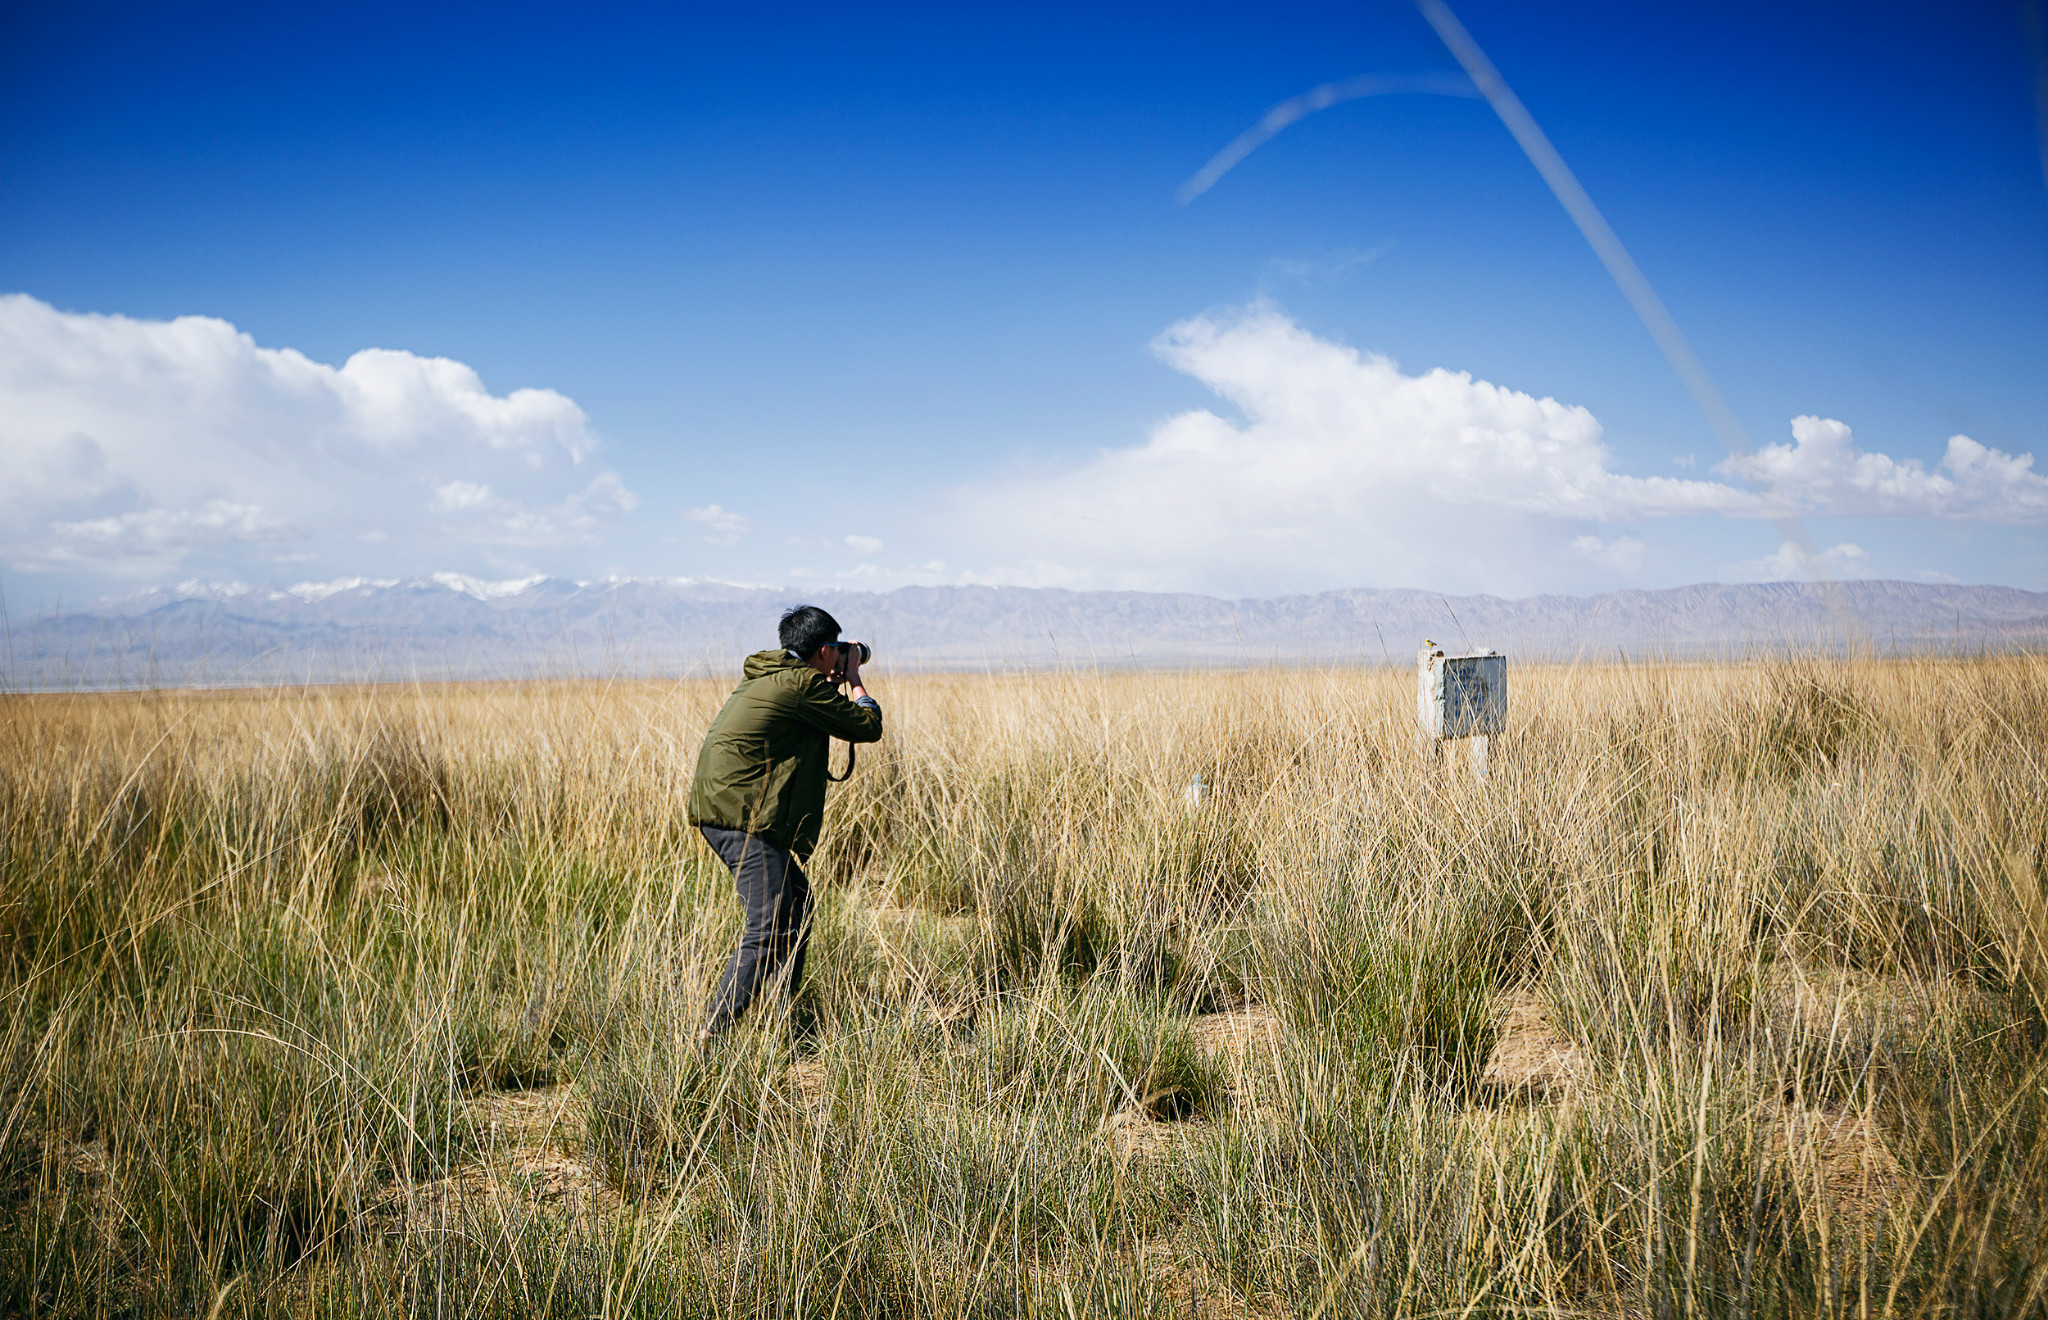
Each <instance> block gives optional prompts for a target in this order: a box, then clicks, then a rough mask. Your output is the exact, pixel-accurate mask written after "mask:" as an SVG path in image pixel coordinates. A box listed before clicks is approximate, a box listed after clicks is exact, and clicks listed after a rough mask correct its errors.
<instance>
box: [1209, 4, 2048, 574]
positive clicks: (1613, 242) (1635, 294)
mask: <svg viewBox="0 0 2048 1320" xmlns="http://www.w3.org/2000/svg"><path fill="white" fill-rule="evenodd" d="M1416 5H1417V7H1418V8H1420V9H1421V11H1422V16H1423V17H1424V18H1425V19H1427V20H1428V21H1429V25H1430V26H1431V27H1433V28H1435V29H1436V33H1437V35H1438V36H1439V37H1441V38H1442V39H1443V43H1444V45H1445V46H1446V47H1448V48H1449V49H1450V52H1451V54H1452V55H1453V56H1454V57H1456V59H1457V61H1458V63H1459V64H1460V65H1462V66H1463V67H1464V70H1465V76H1463V77H1460V76H1458V75H1457V74H1441V73H1375V74H1363V75H1361V76H1359V77H1356V78H1347V79H1345V80H1344V81H1342V82H1333V83H1324V84H1323V85H1322V86H1320V87H1317V88H1314V89H1312V90H1310V91H1308V92H1304V93H1303V94H1302V95H1300V96H1297V97H1293V98H1292V99H1290V100H1286V101H1282V102H1281V103H1280V104H1278V105H1276V106H1274V107H1273V108H1272V109H1271V110H1268V111H1267V112H1266V113H1265V115H1264V116H1263V117H1262V118H1261V119H1260V120H1259V122H1258V123H1256V124H1254V125H1253V126H1252V127H1250V128H1248V129H1246V130H1245V131H1244V132H1243V133H1240V134H1239V135H1238V136H1237V138H1236V140H1234V141H1233V142H1231V144H1230V145H1229V146H1227V147H1225V148H1223V150H1221V151H1219V152H1217V153H1216V155H1215V156H1214V157H1212V158H1211V159H1210V161H1209V163H1208V164H1206V165H1204V166H1203V167H1202V168H1201V169H1200V170H1198V171H1196V172H1195V174H1194V176H1193V177H1191V178H1190V179H1189V180H1188V181H1187V182H1186V183H1184V184H1182V185H1181V186H1180V190H1179V191H1178V192H1177V193H1176V194H1175V198H1176V200H1177V201H1179V203H1180V204H1181V205H1182V206H1185V205H1187V204H1188V203H1189V202H1191V201H1193V200H1194V199H1195V198H1197V197H1200V196H1201V195H1202V194H1203V193H1205V192H1207V191H1208V190H1209V189H1210V188H1211V187H1213V186H1214V185H1215V183H1216V181H1217V180H1218V179H1221V178H1222V177H1223V176H1224V175H1225V174H1227V173H1228V172H1229V171H1230V169H1231V167H1233V166H1234V165H1236V164H1237V163H1238V162H1239V161H1241V160H1243V159H1244V158H1245V157H1246V156H1249V155H1250V154H1251V153H1252V152H1254V151H1256V150H1257V149H1258V148H1259V147H1261V146H1263V145H1264V144H1265V143H1266V142H1268V141H1270V140H1271V139H1272V138H1273V136H1274V135H1275V134H1276V133H1278V132H1280V130H1281V129H1283V128H1286V127H1287V126H1288V125H1289V124H1292V123H1294V122H1295V121H1296V120H1298V119H1301V118H1302V117H1304V116H1306V115H1311V114H1314V113H1315V112H1316V111H1318V110H1322V109H1326V108H1328V107H1330V106H1333V105H1335V104H1337V103H1338V102H1340V101H1350V100H1355V99H1357V98H1358V97H1361V96H1385V95H1389V94H1393V93H1399V92H1420V93H1425V94H1433V95H1437V96H1465V97H1478V98H1483V99H1484V100H1485V101H1486V102H1487V104H1489V105H1491V106H1492V107H1493V110H1494V113H1495V114H1497V115H1499V116H1500V120H1501V122H1502V123H1503V124H1505V125H1506V126H1507V130H1508V132H1509V133H1511V134H1513V135H1514V139H1515V141H1516V142H1517V143H1518V144H1520V146H1521V148H1522V151H1523V153H1524V154H1525V155H1527V156H1528V158H1529V163H1530V164H1532V165H1534V166H1535V167H1536V171H1537V173H1539V174H1541V175H1542V176H1543V181H1544V182H1545V183H1547V184H1549V185H1550V191H1551V193H1552V194H1553V195H1554V196H1556V198H1557V200H1558V203H1559V204H1560V205H1562V206H1563V207H1564V209H1565V212H1566V214H1568V215H1570V216H1571V218H1572V222H1573V223H1574V224H1576V225H1577V226H1578V227H1579V232H1580V233H1581V234H1583V235H1584V236H1585V239H1586V242H1587V243H1588V244H1589V245H1590V246H1591V247H1592V249H1593V252H1594V255H1596V256H1598V257H1599V258H1600V263H1601V264H1602V265H1603V266H1605V267H1606V268H1607V273H1608V274H1609V275H1610V276H1612V277H1613V279H1614V282H1615V284H1616V285H1617V286H1619V287H1620V289H1621V292H1622V296H1623V297H1625V298H1627V299H1628V301H1629V305H1630V306H1631V307H1633V308H1634V309H1635V313H1636V316H1637V317H1638V318H1639V319H1640V320H1641V321H1642V323H1643V328H1644V329H1646V330H1648V331H1649V332H1650V337H1651V338H1652V339H1654V340H1656V342H1657V347H1658V348H1659V349H1660V350H1661V351H1662V352H1663V354H1664V359H1665V361H1667V362H1669V363H1670V364H1671V369H1672V370H1673V371H1674V372H1676V373H1677V374H1678V378H1679V380H1681V381H1682V382H1684V384H1685V387H1686V389H1687V391H1688V392H1689V393H1691V395H1692V397H1693V401H1694V402H1695V403H1696V404H1698V405H1699V409H1700V411H1701V413H1703V414H1705V416H1706V419H1707V424H1708V425H1709V426H1711V427H1712V428H1713V430H1714V434H1715V435H1716V436H1718V437H1719V438H1720V441H1721V444H1722V445H1723V446H1724V447H1725V448H1726V449H1727V450H1728V453H1729V454H1730V455H1731V456H1732V457H1735V458H1738V459H1740V458H1747V457H1749V456H1750V455H1751V454H1753V453H1754V452H1755V446H1754V445H1752V444H1751V443H1750V439H1749V433H1748V432H1747V431H1746V430H1744V429H1743V426H1742V422H1741V420H1740V419H1739V418H1737V417H1736V416H1735V410H1734V409H1732V408H1730V407H1729V406H1728V401H1727V400H1726V399H1725V398H1723V397H1722V395H1721V390H1720V388H1719V387H1718V386H1717V385H1715V384H1714V378H1713V377H1712V376H1711V375H1709V374H1708V373H1707V368H1706V364H1705V363H1703V362H1701V361H1700V358H1699V355H1698V354H1697V353H1695V352H1693V349H1692V345H1691V344H1690V343H1689V342H1688V341H1687V340H1686V337H1685V335H1684V333H1683V332H1681V331H1680V330H1679V328H1678V322H1676V321H1675V320H1673V319H1672V317H1671V313H1670V312H1669V311H1668V310H1666V308H1665V306H1664V301H1663V299H1661V298H1659V297H1658V296H1657V292H1656V290H1655V289H1652V288H1651V287H1650V281H1649V280H1648V279H1647V278H1646V277H1645V276H1644V275H1643V272H1642V269H1641V268H1640V267H1639V266H1637V265H1636V263H1635V259H1634V258H1633V257H1631V256H1629V254H1628V249H1627V248H1625V247H1623V246H1622V243H1621V239H1620V238H1619V237H1617V236H1616V234H1615V232H1614V230H1613V228H1612V227H1611V226H1609V225H1608V223H1607V220H1606V218H1605V217H1604V216H1602V215H1601V214H1600V208H1599V207H1597V206H1595V205H1594V204H1593V199H1592V197H1590V196H1589V195H1588V194H1587V192H1586V190H1585V188H1584V187H1583V186H1581V185H1580V183H1579V180H1578V178H1577V176H1575V175H1574V174H1573V173H1572V172H1571V168H1570V167H1569V166H1567V165H1566V164H1565V163H1564V157H1562V156H1560V155H1558V153H1557V148H1556V147H1554V146H1552V145H1551V144H1550V139H1549V138H1548V137H1546V136H1545V135H1544V132H1543V130H1542V129H1541V128H1540V127H1538V126H1537V124H1536V119H1535V116H1533V115H1531V114H1530V113H1529V111H1528V108H1527V107H1526V106H1524V105H1523V104H1522V102H1521V98H1519V97H1517V96H1516V95H1515V94H1514V92H1513V90H1511V89H1510V88H1509V87H1508V84H1507V80H1506V79H1505V78H1502V77H1501V75H1500V70H1498V69H1496V68H1495V67H1494V66H1493V61H1492V60H1489V59H1488V58H1487V57H1486V52H1485V51H1483V50H1481V49H1480V48H1479V43H1478V42H1476V41H1474V40H1473V39H1472V34H1471V33H1469V32H1467V31H1466V30H1465V25H1464V24H1462V23H1460V22H1459V21H1458V17H1457V15H1455V14H1453V13H1452V12H1451V9H1450V6H1449V5H1448V4H1446V3H1445V2H1444V0H1416ZM2039 7H2040V0H2021V10H2022V15H2023V18H2024V19H2025V20H2027V21H2028V22H2029V24H2030V26H2029V32H2030V34H2032V35H2035V36H2036V37H2037V42H2038V34H2039V32H2040V16H2039ZM2038 50H2039V46H2038V44H2037V52H2038ZM2040 68H2041V71H2042V72H2041V77H2040V80H2039V83H2038V85H2037V89H2036V90H2037V93H2038V96H2039V98H2040V113H2041V131H2042V168H2043V172H2044V178H2048V56H2043V57H2042V63H2041V65H2040ZM1740 475H1742V477H1743V479H1744V480H1746V481H1748V482H1749V483H1750V484H1751V485H1753V486H1759V487H1761V491H1760V493H1761V494H1762V495H1763V497H1764V500H1765V508H1766V509H1767V510H1771V509H1776V510H1777V511H1778V512H1775V513H1767V514H1766V516H1767V517H1768V518H1769V520H1770V521H1771V522H1772V523H1773V524H1774V525H1775V526H1776V527H1777V529H1778V531H1779V533H1780V534H1781V535H1782V536H1783V537H1784V538H1785V539H1786V540H1787V541H1789V542H1791V543H1792V545H1793V546H1795V547H1796V548H1797V549H1798V550H1799V552H1800V554H1801V557H1802V558H1803V560H1804V562H1805V565H1806V568H1807V570H1808V572H1809V573H1810V574H1812V575H1813V576H1814V577H1816V578H1819V579H1821V580H1823V581H1826V580H1827V572H1826V565H1825V564H1824V563H1823V562H1822V560H1821V558H1820V556H1819V555H1817V554H1815V553H1814V549H1813V544H1812V542H1810V541H1809V540H1808V539H1807V536H1806V532H1805V529H1804V528H1803V527H1801V526H1800V523H1799V519H1798V518H1797V517H1796V516H1795V515H1794V514H1793V513H1792V512H1791V510H1792V504H1791V501H1789V500H1783V499H1780V498H1778V496H1777V492H1776V490H1775V488H1774V486H1773V484H1772V483H1771V482H1770V481H1769V479H1768V478H1761V477H1751V476H1749V475H1748V474H1746V473H1744V474H1740ZM1828 594H1829V595H1830V597H1831V598H1833V597H1834V593H1833V592H1829V593H1828ZM1833 603H1834V607H1835V610H1836V612H1837V613H1838V614H1839V613H1840V612H1841V610H1842V605H1841V602H1840V601H1839V599H1835V600H1834V602H1833Z"/></svg>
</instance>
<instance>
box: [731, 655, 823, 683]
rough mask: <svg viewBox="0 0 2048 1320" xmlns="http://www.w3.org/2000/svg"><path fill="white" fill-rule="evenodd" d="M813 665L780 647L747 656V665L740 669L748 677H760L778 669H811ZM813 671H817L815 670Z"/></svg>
mask: <svg viewBox="0 0 2048 1320" xmlns="http://www.w3.org/2000/svg"><path fill="white" fill-rule="evenodd" d="M810 668H811V667H810V666H809V665H807V664H805V663H804V662H803V661H801V660H799V659H797V658H796V657H795V656H793V655H791V654H790V653H789V652H787V651H784V650H781V649H780V648H778V649H776V650H773V651H756V652H754V653H753V654H752V655H750V656H748V657H747V663H746V665H745V666H744V667H743V668H742V669H741V670H740V672H741V673H743V674H744V675H746V676H747V677H748V678H759V677H761V676H762V675H763V674H772V673H774V672H775V671H776V670H778V669H810ZM812 672H813V673H815V672H816V671H815V670H813V671H812Z"/></svg>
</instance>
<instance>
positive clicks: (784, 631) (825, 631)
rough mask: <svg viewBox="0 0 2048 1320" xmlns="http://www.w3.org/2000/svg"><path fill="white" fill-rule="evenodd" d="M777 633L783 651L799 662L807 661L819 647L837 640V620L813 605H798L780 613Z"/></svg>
mask: <svg viewBox="0 0 2048 1320" xmlns="http://www.w3.org/2000/svg"><path fill="white" fill-rule="evenodd" d="M778 631H779V633H780V634H781V637H782V649H783V650H785V651H788V652H789V653H790V654H791V655H794V656H795V657H796V658H797V659H799V660H808V659H810V658H811V657H812V656H814V655H816V654H817V653H818V648H819V647H821V646H830V645H831V644H832V643H834V642H836V641H838V640H839V620H837V619H835V618H833V617H832V616H831V615H829V614H827V613H825V611H823V610H821V609H819V608H818V607H817V606H815V605H798V606H795V607H794V608H791V609H787V610H784V611H783V612H782V625H781V627H780V628H779V629H778Z"/></svg>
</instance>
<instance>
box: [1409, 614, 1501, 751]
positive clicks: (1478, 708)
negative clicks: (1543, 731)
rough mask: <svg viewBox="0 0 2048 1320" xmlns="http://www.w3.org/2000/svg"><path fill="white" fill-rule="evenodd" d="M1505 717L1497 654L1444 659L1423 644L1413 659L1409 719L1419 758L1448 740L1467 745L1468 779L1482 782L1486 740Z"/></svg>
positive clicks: (1428, 643) (1435, 649) (1439, 649)
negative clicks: (1419, 746) (1413, 721)
mask: <svg viewBox="0 0 2048 1320" xmlns="http://www.w3.org/2000/svg"><path fill="white" fill-rule="evenodd" d="M1507 717H1508V658H1507V657H1506V656H1504V655H1501V654H1500V653H1499V652H1497V651H1481V652H1480V653H1479V654H1477V655H1445V654H1444V652H1443V648H1442V647H1440V646H1438V645H1437V644H1436V643H1435V642H1432V641H1428V640H1424V642H1423V643H1422V649H1421V650H1420V651H1418V652H1416V655H1415V719H1416V729H1417V737H1418V739H1419V741H1420V742H1421V744H1422V747H1423V751H1424V755H1425V757H1426V758H1428V759H1432V760H1433V759H1435V757H1436V755H1437V754H1438V753H1440V752H1441V751H1442V745H1443V744H1444V743H1446V742H1448V741H1450V740H1451V739H1453V738H1464V739H1467V740H1468V741H1469V743H1470V747H1469V752H1470V755H1471V759H1472V777H1473V778H1474V779H1484V778H1486V753H1487V741H1486V740H1487V739H1488V738H1489V737H1491V736H1492V735H1494V734H1496V733H1499V732H1500V731H1501V728H1502V726H1504V725H1505V724H1506V723H1507Z"/></svg>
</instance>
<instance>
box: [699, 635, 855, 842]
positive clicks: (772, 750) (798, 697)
mask: <svg viewBox="0 0 2048 1320" xmlns="http://www.w3.org/2000/svg"><path fill="white" fill-rule="evenodd" d="M744 672H745V674H746V677H745V678H744V679H743V680H741V682H740V685H739V686H738V687H736V688H734V689H733V690H732V695H731V696H729V697H727V698H726V699H725V706H724V708H723V709H721V710H720V711H719V712H718V718H717V719H714V720H712V721H711V730H710V732H708V733H706V734H705V735H704V748H703V750H702V751H700V752H698V753H697V774H696V777H695V778H694V779H692V780H691V781H690V823H691V824H692V825H722V826H724V827H725V828H726V829H729V830H745V831H747V832H748V833H749V834H758V835H760V836H761V837H762V838H764V839H768V840H770V841H772V842H774V843H779V844H781V845H782V846H783V847H785V848H787V849H789V850H790V851H791V852H793V853H795V854H796V855H797V856H798V857H808V856H810V854H811V849H812V848H814V847H816V846H817V843H818V827H819V826H820V825H822V824H823V823H824V819H825V753H826V745H827V740H828V736H829V737H832V738H843V739H845V740H846V741H847V742H850V743H864V742H875V741H876V740H878V739H879V738H881V736H882V712H881V708H880V707H872V708H871V707H868V706H863V705H860V704H858V703H855V702H853V701H849V700H848V699H847V698H846V697H845V696H844V695H843V694H842V693H841V692H840V691H839V689H838V688H837V687H835V686H834V685H833V683H832V680H831V679H828V678H826V677H825V676H824V675H823V674H821V673H819V672H818V671H817V670H815V669H813V668H811V667H810V666H809V665H807V664H805V663H804V662H803V661H801V660H798V659H795V658H794V657H792V656H791V655H790V654H789V652H787V651H760V652H757V653H755V654H754V655H750V656H748V657H747V663H746V668H745V671H744Z"/></svg>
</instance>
